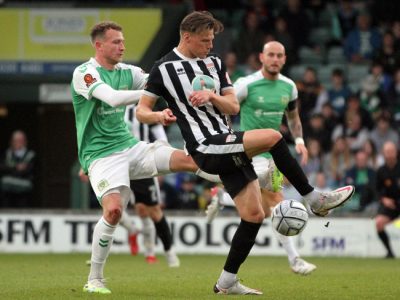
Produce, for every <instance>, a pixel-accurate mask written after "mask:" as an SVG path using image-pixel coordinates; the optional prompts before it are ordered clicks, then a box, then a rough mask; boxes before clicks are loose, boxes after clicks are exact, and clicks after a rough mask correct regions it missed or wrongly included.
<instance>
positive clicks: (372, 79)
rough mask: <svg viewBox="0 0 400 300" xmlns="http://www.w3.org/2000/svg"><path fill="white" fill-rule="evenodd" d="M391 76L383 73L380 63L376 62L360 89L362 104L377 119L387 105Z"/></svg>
mask: <svg viewBox="0 0 400 300" xmlns="http://www.w3.org/2000/svg"><path fill="white" fill-rule="evenodd" d="M391 81H392V80H391V78H390V76H388V75H387V74H384V73H383V67H382V65H381V64H380V63H378V62H374V63H373V64H372V67H371V73H370V74H369V75H368V76H367V77H365V78H364V79H363V80H362V83H361V90H360V100H361V106H362V107H364V108H365V109H366V110H367V111H368V112H369V113H370V114H371V116H372V118H373V119H376V118H377V116H378V115H379V114H380V111H381V110H382V108H384V107H385V106H386V102H385V101H386V99H385V96H384V93H385V91H387V90H389V87H390V85H391Z"/></svg>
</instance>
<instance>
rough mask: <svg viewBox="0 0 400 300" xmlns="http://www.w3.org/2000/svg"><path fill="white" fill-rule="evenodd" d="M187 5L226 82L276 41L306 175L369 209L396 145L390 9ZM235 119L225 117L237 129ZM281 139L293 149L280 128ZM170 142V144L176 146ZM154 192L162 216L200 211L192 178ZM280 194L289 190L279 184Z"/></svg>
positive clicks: (293, 0)
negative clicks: (202, 26)
mask: <svg viewBox="0 0 400 300" xmlns="http://www.w3.org/2000/svg"><path fill="white" fill-rule="evenodd" d="M133 2H135V1H133ZM139 2H140V1H139ZM153 2H157V1H153ZM170 2H171V3H173V2H182V1H170ZM183 2H187V1H183ZM189 2H190V5H191V6H192V7H193V8H194V9H207V10H210V11H211V12H212V13H213V14H214V15H215V16H216V17H217V18H219V19H220V20H221V21H222V22H223V23H224V25H225V31H224V32H223V33H221V34H219V35H217V36H216V40H215V43H214V51H215V52H216V53H218V54H220V55H221V57H223V58H224V61H225V64H226V66H227V70H228V73H229V75H230V77H231V80H232V81H233V82H234V81H235V80H237V79H238V78H240V77H242V76H245V75H247V74H251V73H252V72H255V71H257V70H259V68H260V66H261V65H260V62H259V60H258V54H259V52H260V51H261V50H262V47H263V45H264V43H266V42H268V41H271V40H277V41H279V42H281V43H282V44H283V45H284V46H285V48H286V54H287V63H286V66H285V68H284V70H283V72H282V73H283V74H284V75H286V76H288V77H290V78H292V79H293V80H294V81H295V82H296V85H297V88H298V91H299V97H298V107H299V109H300V116H301V119H302V123H303V133H304V139H305V141H306V145H307V148H308V151H309V156H310V158H309V162H308V163H307V165H305V166H303V167H304V170H305V172H306V174H307V175H308V177H309V178H310V180H311V181H312V184H314V185H316V186H318V187H319V188H320V189H334V188H335V187H338V186H340V185H344V184H353V185H355V186H356V194H355V197H354V200H353V201H352V205H349V206H348V207H346V208H345V209H347V210H350V211H353V212H360V211H365V210H368V209H370V208H371V207H374V206H376V203H377V201H378V200H377V194H376V189H375V178H376V172H377V169H378V168H379V167H380V166H382V165H383V164H384V158H383V156H382V151H381V150H382V146H383V144H384V143H385V142H386V141H393V142H394V143H395V144H396V145H397V146H400V145H399V139H400V137H399V134H400V132H399V129H398V128H399V125H400V19H399V18H400V17H399V16H398V15H396V7H397V6H398V4H396V3H395V2H396V1H384V0H383V1H351V0H339V1H322V0H308V1H306V0H303V1H301V0H287V1H273V0H252V1H205V0H204V1H189ZM222 2H229V3H222ZM396 5H397V6H396ZM397 12H398V10H397ZM238 119H239V118H237V117H236V118H233V121H234V126H235V127H236V128H238V123H237V122H238ZM281 132H282V133H283V134H284V136H285V138H286V139H287V141H288V142H289V143H292V144H293V140H292V138H291V136H290V134H289V130H288V128H287V126H286V125H285V124H283V125H282V128H281ZM178 138H179V137H178ZM170 139H171V140H172V141H171V142H172V143H173V142H174V141H173V140H174V139H176V137H171V136H170ZM3 157H4V159H5V157H6V154H4V156H3ZM4 162H5V161H4V160H3V164H2V165H3V166H4ZM4 170H5V167H4V168H3V173H4ZM30 176H32V175H30ZM160 184H161V189H162V193H163V199H164V207H165V208H166V209H204V208H205V207H206V205H207V203H208V202H209V201H210V193H209V188H210V186H211V185H210V183H206V182H204V181H202V180H201V179H199V178H197V177H194V176H192V175H188V174H177V175H169V176H166V177H165V178H164V177H162V178H160ZM286 189H287V190H288V191H289V190H290V187H289V186H287V185H285V189H284V191H285V190H286ZM28 190H29V192H31V188H29V189H28ZM3 192H4V191H3ZM28 194H29V193H28ZM24 201H26V200H24Z"/></svg>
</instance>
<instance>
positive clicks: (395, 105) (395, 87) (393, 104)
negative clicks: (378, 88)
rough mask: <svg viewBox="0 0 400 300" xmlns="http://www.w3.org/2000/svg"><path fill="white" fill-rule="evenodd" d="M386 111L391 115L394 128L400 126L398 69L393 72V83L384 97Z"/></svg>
mask: <svg viewBox="0 0 400 300" xmlns="http://www.w3.org/2000/svg"><path fill="white" fill-rule="evenodd" d="M386 103H387V105H388V110H389V111H390V112H391V113H392V114H393V119H394V121H395V124H396V127H397V128H399V126H400V69H397V70H396V71H395V72H394V76H393V82H392V84H391V86H390V88H389V90H388V92H387V95H386Z"/></svg>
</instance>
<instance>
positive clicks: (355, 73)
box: [347, 64, 370, 85]
mask: <svg viewBox="0 0 400 300" xmlns="http://www.w3.org/2000/svg"><path fill="white" fill-rule="evenodd" d="M369 68H370V66H369V65H355V64H349V65H348V67H347V80H348V82H349V84H352V83H357V84H358V85H359V84H360V82H361V81H362V80H363V79H364V78H365V77H366V76H367V75H368V72H369Z"/></svg>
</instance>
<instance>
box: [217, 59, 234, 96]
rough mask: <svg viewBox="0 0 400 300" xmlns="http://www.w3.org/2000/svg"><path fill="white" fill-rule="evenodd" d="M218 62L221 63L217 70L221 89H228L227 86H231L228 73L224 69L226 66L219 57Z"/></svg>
mask: <svg viewBox="0 0 400 300" xmlns="http://www.w3.org/2000/svg"><path fill="white" fill-rule="evenodd" d="M219 62H220V64H221V69H220V70H219V72H218V73H219V74H218V76H219V80H220V84H221V91H223V90H224V89H228V88H232V87H233V86H232V81H231V79H230V78H229V74H228V72H227V71H226V66H225V64H224V62H223V61H222V60H221V59H219Z"/></svg>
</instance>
